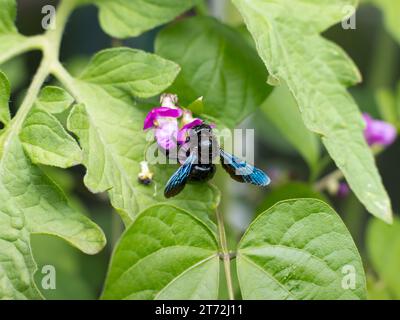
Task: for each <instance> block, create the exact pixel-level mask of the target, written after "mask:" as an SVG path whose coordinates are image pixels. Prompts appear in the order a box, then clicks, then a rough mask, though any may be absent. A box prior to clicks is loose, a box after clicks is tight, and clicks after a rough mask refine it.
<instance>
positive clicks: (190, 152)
mask: <svg viewBox="0 0 400 320" xmlns="http://www.w3.org/2000/svg"><path fill="white" fill-rule="evenodd" d="M182 153H183V155H184V156H186V160H185V161H184V163H183V164H182V165H181V166H180V167H179V169H178V170H177V171H176V172H175V173H174V174H173V175H172V176H171V178H170V179H169V180H168V182H167V184H166V186H165V190H164V195H165V197H166V198H171V197H174V196H176V195H177V194H178V193H180V192H181V191H182V190H183V188H184V187H185V185H186V183H187V182H195V181H197V182H204V181H208V180H210V179H212V178H213V177H214V174H215V171H216V167H215V164H214V163H213V160H214V159H215V158H217V157H218V156H219V157H220V160H221V163H222V167H223V168H224V169H225V170H226V171H227V172H228V173H229V175H230V176H231V177H232V178H233V179H234V180H236V181H238V182H243V183H251V184H254V185H257V186H267V185H268V184H269V183H270V182H271V180H270V178H269V177H268V176H267V175H266V174H265V173H264V172H263V171H261V170H260V169H257V168H255V167H253V166H252V165H250V164H248V163H247V162H245V161H243V160H241V159H239V158H237V157H235V156H234V155H231V154H229V153H228V152H226V151H224V150H222V149H221V148H220V147H219V145H218V142H217V139H216V137H215V136H214V135H213V132H212V128H211V127H210V126H209V125H207V124H204V123H203V124H201V125H198V126H195V127H193V128H192V129H191V130H190V133H189V135H188V137H187V138H186V141H185V143H184V144H183V145H182V146H181V147H180V150H179V154H180V155H182Z"/></svg>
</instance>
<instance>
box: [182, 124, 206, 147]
mask: <svg viewBox="0 0 400 320" xmlns="http://www.w3.org/2000/svg"><path fill="white" fill-rule="evenodd" d="M202 123H203V120H201V119H198V118H195V119H194V120H193V121H192V122H189V123H187V124H185V125H184V126H183V127H182V128H181V129H180V130H179V132H178V143H179V144H181V143H184V142H185V141H186V133H187V132H188V131H189V130H190V129H192V128H193V127H195V126H199V125H201V124H202Z"/></svg>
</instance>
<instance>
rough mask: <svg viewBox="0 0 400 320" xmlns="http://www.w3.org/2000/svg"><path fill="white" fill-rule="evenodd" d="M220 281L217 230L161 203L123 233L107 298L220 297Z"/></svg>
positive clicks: (114, 258)
mask: <svg viewBox="0 0 400 320" xmlns="http://www.w3.org/2000/svg"><path fill="white" fill-rule="evenodd" d="M144 244H145V245H144ZM218 284H219V257H218V243H217V240H216V238H215V235H214V234H213V233H212V232H211V231H210V229H208V228H207V226H206V225H205V224H203V223H202V222H201V221H200V220H198V219H197V218H195V217H194V216H192V215H191V214H189V213H188V212H185V211H183V210H181V209H178V208H175V207H172V206H168V205H158V206H154V207H151V208H149V209H147V210H145V211H144V212H142V213H141V214H140V215H139V216H138V217H137V218H136V220H135V221H134V222H133V223H132V224H131V226H130V227H129V228H128V229H127V230H126V231H125V233H124V234H123V236H122V238H121V240H120V242H119V243H118V245H117V247H116V249H115V252H114V254H113V257H112V260H111V266H110V269H109V272H108V276H107V279H106V284H105V289H104V292H103V299H172V300H174V299H216V298H217V297H218Z"/></svg>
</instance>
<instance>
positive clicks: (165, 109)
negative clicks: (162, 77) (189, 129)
mask: <svg viewBox="0 0 400 320" xmlns="http://www.w3.org/2000/svg"><path fill="white" fill-rule="evenodd" d="M160 103H161V106H160V107H156V108H153V109H152V110H150V112H149V113H148V114H147V116H146V119H145V120H144V124H143V130H146V129H150V128H155V132H154V135H155V137H156V140H157V143H158V145H159V146H160V147H161V148H162V149H164V150H170V149H172V148H174V147H176V145H177V139H178V120H177V118H179V117H181V116H182V114H183V111H182V109H180V108H178V107H176V104H177V103H178V97H177V96H176V95H174V94H163V95H161V97H160Z"/></svg>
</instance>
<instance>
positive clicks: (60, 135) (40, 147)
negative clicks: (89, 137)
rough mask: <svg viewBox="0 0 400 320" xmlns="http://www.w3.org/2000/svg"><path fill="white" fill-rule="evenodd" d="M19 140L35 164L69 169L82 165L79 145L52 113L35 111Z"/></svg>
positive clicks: (28, 119)
mask: <svg viewBox="0 0 400 320" xmlns="http://www.w3.org/2000/svg"><path fill="white" fill-rule="evenodd" d="M19 138H20V140H21V142H22V144H23V146H24V148H25V150H26V151H27V152H28V154H29V156H30V158H31V159H32V161H33V163H42V164H46V165H50V166H57V167H61V168H68V167H72V166H74V165H77V164H79V163H81V161H82V151H81V149H80V148H79V145H78V143H77V142H76V141H75V139H74V138H72V137H71V136H70V135H69V134H68V133H67V132H66V131H65V129H64V128H63V126H62V125H61V123H60V122H59V121H58V120H57V118H55V117H54V116H53V115H51V114H50V113H47V112H45V111H42V110H40V109H33V110H32V111H31V112H30V114H29V115H28V117H27V119H26V120H25V122H24V125H23V127H22V129H21V132H20V135H19Z"/></svg>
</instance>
